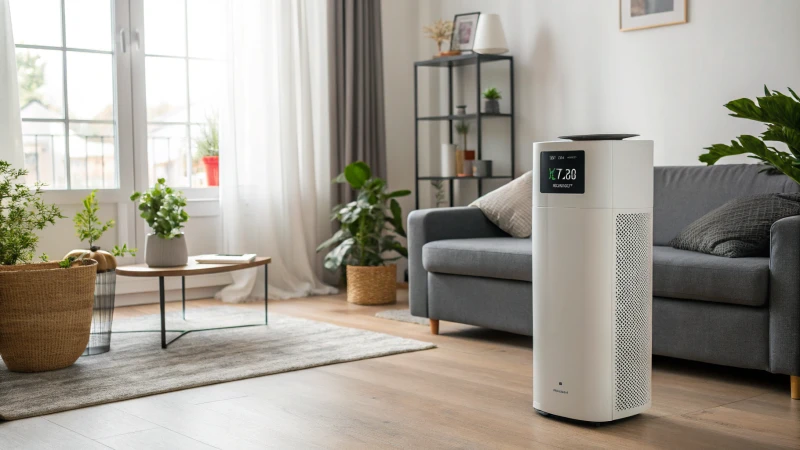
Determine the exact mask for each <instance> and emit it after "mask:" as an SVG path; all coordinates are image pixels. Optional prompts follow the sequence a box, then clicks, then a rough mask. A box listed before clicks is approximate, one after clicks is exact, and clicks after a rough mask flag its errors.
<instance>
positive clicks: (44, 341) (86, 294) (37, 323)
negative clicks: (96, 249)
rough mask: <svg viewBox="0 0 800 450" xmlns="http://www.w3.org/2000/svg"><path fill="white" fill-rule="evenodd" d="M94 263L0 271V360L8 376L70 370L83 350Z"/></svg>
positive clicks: (24, 266) (2, 268)
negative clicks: (8, 371) (67, 266)
mask: <svg viewBox="0 0 800 450" xmlns="http://www.w3.org/2000/svg"><path fill="white" fill-rule="evenodd" d="M96 272H97V261H94V260H91V259H87V260H83V261H82V262H80V263H76V264H74V265H73V266H72V267H70V268H68V269H62V268H60V267H59V266H58V263H57V262H52V263H41V264H22V265H16V266H0V356H1V357H2V358H3V362H5V364H6V366H7V367H8V369H9V370H11V371H13V372H44V371H46V370H55V369H61V368H63V367H67V366H70V365H72V364H73V363H74V362H75V361H77V359H78V357H80V356H81V354H82V353H83V351H84V350H86V344H87V342H89V332H90V330H91V325H92V307H93V305H94V283H95V277H96Z"/></svg>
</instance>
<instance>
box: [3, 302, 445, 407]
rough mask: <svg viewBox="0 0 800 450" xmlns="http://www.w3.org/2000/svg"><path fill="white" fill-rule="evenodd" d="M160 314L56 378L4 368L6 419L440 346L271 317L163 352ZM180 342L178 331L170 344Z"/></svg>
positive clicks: (176, 326)
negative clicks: (177, 338) (254, 325)
mask: <svg viewBox="0 0 800 450" xmlns="http://www.w3.org/2000/svg"><path fill="white" fill-rule="evenodd" d="M263 320H264V313H263V312H260V311H258V310H250V309H243V308H236V307H232V306H222V307H209V308H197V309H191V310H189V311H188V312H187V321H186V322H184V321H183V320H181V316H180V313H179V312H178V313H170V314H168V315H167V329H172V330H188V329H203V328H209V327H220V326H233V325H242V324H252V323H263ZM159 321H160V316H159V315H149V316H141V317H138V318H135V319H123V320H119V319H118V320H115V323H114V330H115V331H116V332H115V333H114V335H113V336H112V340H111V351H110V352H108V353H104V354H101V355H95V356H84V357H81V358H80V359H79V360H78V362H76V363H75V364H74V365H73V366H71V367H68V368H66V369H61V370H55V371H52V372H42V373H34V374H20V373H13V372H9V371H8V370H7V369H6V366H5V364H3V363H1V362H0V386H2V388H0V419H3V420H14V419H21V418H25V417H31V416H38V415H42V414H49V413H54V412H59V411H66V410H70V409H76V408H81V407H86V406H92V405H98V404H102V403H111V402H116V401H121V400H127V399H131V398H136V397H143V396H146V395H153V394H159V393H164V392H170V391H177V390H181V389H188V388H192V387H198V386H205V385H209V384H216V383H223V382H226V381H234V380H241V379H244V378H252V377H258V376H263V375H270V374H275V373H281V372H289V371H292V370H299V369H306V368H310V367H317V366H324V365H328V364H335V363H341V362H349V361H356V360H360V359H367V358H375V357H379V356H386V355H393V354H397V353H405V352H413V351H418V350H425V349H430V348H433V347H435V345H433V344H430V343H426V342H421V341H416V340H412V339H404V338H399V337H396V336H390V335H386V334H381V333H375V332H371V331H365V330H359V329H355V328H345V327H340V326H336V325H332V324H328V323H323V322H316V321H312V320H306V319H299V318H294V317H288V316H282V315H278V314H270V315H269V326H259V327H248V328H234V329H228V330H217V331H202V332H195V333H190V334H187V335H185V336H183V337H181V338H180V339H179V340H177V341H176V342H175V343H173V344H171V345H170V346H169V348H168V349H166V350H162V349H161V344H160V342H161V337H160V333H121V332H122V331H132V330H158V329H160V328H159ZM175 336H177V334H176V333H170V335H169V336H168V339H170V338H172V337H175Z"/></svg>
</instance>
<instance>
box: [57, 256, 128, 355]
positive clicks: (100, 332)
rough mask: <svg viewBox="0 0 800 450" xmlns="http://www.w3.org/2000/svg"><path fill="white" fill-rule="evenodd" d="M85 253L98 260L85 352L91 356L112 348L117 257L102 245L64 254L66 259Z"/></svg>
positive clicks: (89, 257) (84, 353)
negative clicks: (101, 248) (102, 248)
mask: <svg viewBox="0 0 800 450" xmlns="http://www.w3.org/2000/svg"><path fill="white" fill-rule="evenodd" d="M87 252H88V254H87ZM84 254H86V256H85V257H86V258H88V259H93V260H95V261H97V280H96V281H95V285H94V308H93V309H92V329H91V332H90V334H89V343H88V344H87V345H86V350H85V351H84V352H83V356H90V355H99V354H101V353H106V352H108V351H109V350H111V326H112V324H113V322H114V303H115V300H116V287H117V271H116V268H117V259H116V258H115V257H114V255H112V254H111V253H108V252H104V251H102V250H100V247H92V248H91V249H89V250H85V249H76V250H72V251H71V252H69V253H67V255H66V256H64V259H66V258H69V257H70V256H76V257H80V256H81V255H84Z"/></svg>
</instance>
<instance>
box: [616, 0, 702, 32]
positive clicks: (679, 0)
mask: <svg viewBox="0 0 800 450" xmlns="http://www.w3.org/2000/svg"><path fill="white" fill-rule="evenodd" d="M688 2H689V0H620V1H619V29H620V30H621V31H632V30H642V29H644V28H653V27H663V26H666V25H677V24H679V23H686V22H687V21H688V19H687V10H688V5H687V3H688Z"/></svg>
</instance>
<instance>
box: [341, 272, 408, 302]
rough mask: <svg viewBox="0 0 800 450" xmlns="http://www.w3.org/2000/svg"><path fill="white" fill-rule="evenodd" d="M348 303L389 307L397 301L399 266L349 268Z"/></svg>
mask: <svg viewBox="0 0 800 450" xmlns="http://www.w3.org/2000/svg"><path fill="white" fill-rule="evenodd" d="M347 301H348V302H350V303H354V304H356V305H387V304H389V303H394V302H396V301H397V266H395V265H394V264H389V265H386V266H375V267H365V266H347Z"/></svg>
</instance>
